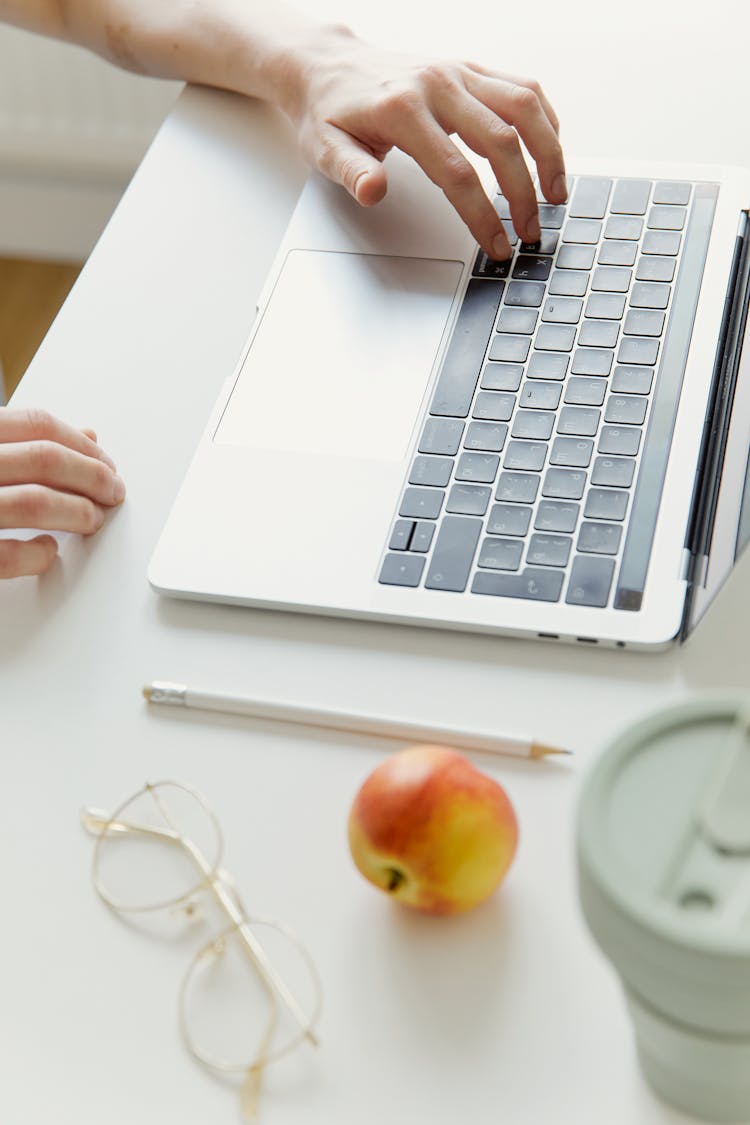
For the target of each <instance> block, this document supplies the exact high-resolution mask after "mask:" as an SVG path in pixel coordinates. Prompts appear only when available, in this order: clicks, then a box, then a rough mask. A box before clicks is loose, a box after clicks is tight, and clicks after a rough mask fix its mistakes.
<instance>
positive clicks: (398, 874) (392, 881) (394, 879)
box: [388, 867, 404, 891]
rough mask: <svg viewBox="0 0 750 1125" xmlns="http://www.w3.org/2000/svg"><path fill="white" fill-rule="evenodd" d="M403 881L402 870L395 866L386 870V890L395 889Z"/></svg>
mask: <svg viewBox="0 0 750 1125" xmlns="http://www.w3.org/2000/svg"><path fill="white" fill-rule="evenodd" d="M403 881H404V873H403V871H399V870H398V868H396V867H391V868H390V869H389V872H388V890H389V891H395V890H397V889H398V888H399V887H400V886H401V884H402V883H403Z"/></svg>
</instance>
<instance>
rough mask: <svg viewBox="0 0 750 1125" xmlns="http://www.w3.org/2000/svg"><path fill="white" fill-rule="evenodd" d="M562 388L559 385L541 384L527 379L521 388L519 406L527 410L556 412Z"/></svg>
mask: <svg viewBox="0 0 750 1125" xmlns="http://www.w3.org/2000/svg"><path fill="white" fill-rule="evenodd" d="M561 393H562V387H561V386H560V384H559V383H541V382H538V381H537V380H535V379H531V380H529V379H527V380H526V382H525V383H524V385H523V387H522V388H521V396H520V398H519V400H518V402H519V405H520V406H523V407H526V409H527V410H557V404H558V403H559V401H560V395H561Z"/></svg>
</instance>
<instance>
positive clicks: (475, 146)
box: [279, 29, 567, 260]
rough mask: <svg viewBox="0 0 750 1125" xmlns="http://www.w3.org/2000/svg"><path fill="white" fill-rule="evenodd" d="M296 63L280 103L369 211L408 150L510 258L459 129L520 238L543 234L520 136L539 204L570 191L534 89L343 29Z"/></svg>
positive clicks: (492, 248) (487, 240)
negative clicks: (394, 155)
mask: <svg viewBox="0 0 750 1125" xmlns="http://www.w3.org/2000/svg"><path fill="white" fill-rule="evenodd" d="M306 53H307V57H305V53H304V52H303V53H302V54H301V55H298V59H300V60H301V62H304V65H300V67H299V69H298V70H297V71H295V70H294V68H292V74H296V77H294V78H291V79H290V81H289V84H288V89H287V91H286V95H284V93H282V95H281V97H280V99H279V100H280V101H281V104H282V106H283V108H284V109H285V110H286V112H287V114H288V115H289V116H290V117H291V119H292V121H293V122H294V124H295V125H296V127H297V130H298V133H299V138H300V143H301V146H302V150H303V152H304V154H305V155H306V157H307V159H308V160H309V161H310V163H311V164H313V165H314V166H315V167H317V168H319V169H320V170H321V171H322V172H323V173H324V174H325V175H327V176H328V177H329V178H330V179H332V180H334V181H335V182H338V183H341V184H343V186H344V187H345V188H346V189H347V190H348V191H349V192H350V194H351V195H353V196H354V198H355V199H356V200H357V201H358V202H359V203H361V204H363V205H364V206H369V205H370V204H373V203H377V202H378V201H379V200H380V199H382V197H383V196H384V195H385V192H386V171H385V168H384V167H383V166H382V161H383V159H384V157H385V155H386V153H387V152H388V151H389V150H390V149H391V148H393V147H394V146H395V147H396V148H399V149H401V150H403V151H404V152H406V153H408V154H409V155H410V156H412V157H413V158H414V159H415V160H416V161H417V163H418V164H419V165H420V166H421V167H422V169H423V170H424V171H425V173H426V174H427V175H428V176H429V178H430V179H431V180H432V181H433V182H434V183H436V184H437V185H438V186H439V187H440V188H442V190H443V191H444V192H445V195H446V196H447V197H448V199H449V200H450V202H451V203H452V204H453V206H454V207H455V208H456V210H457V211H458V213H459V215H460V216H461V218H462V219H463V220H464V222H465V223H466V224H467V226H468V227H469V229H470V230H471V232H472V234H473V235H474V237H475V238H476V240H477V242H478V243H479V244H480V246H481V247H482V248H483V249H484V250H485V251H486V252H487V253H488V254H489V255H490V256H491V257H493V258H497V259H500V260H502V259H505V258H508V257H510V253H511V250H510V245H509V243H508V239H507V237H506V235H505V231H504V229H503V227H502V225H501V223H500V220H499V218H498V215H497V213H496V211H495V208H494V207H493V206H492V204H491V202H490V200H489V199H488V198H487V196H486V194H485V192H484V190H483V188H482V186H481V184H480V182H479V178H478V176H477V174H476V172H475V171H474V169H473V168H472V166H471V164H470V163H469V161H468V160H466V158H465V157H464V156H463V154H462V153H461V151H460V150H459V148H458V147H457V146H456V145H455V144H454V142H453V141H452V140H451V134H457V135H458V136H459V137H461V138H462V140H463V141H464V142H465V143H466V145H467V146H468V147H469V148H470V149H472V150H473V151H474V152H476V153H478V154H479V155H480V156H484V157H486V158H487V160H488V161H489V163H490V165H491V167H492V170H493V172H494V173H495V176H496V178H497V181H498V183H499V185H500V187H501V188H502V191H503V194H504V195H505V196H506V197H507V199H508V202H509V204H510V210H511V216H512V219H513V226H514V227H515V229H516V231H517V233H518V234H519V235H520V236H521V238H522V239H523V240H524V241H526V242H535V241H536V240H537V239H538V238H539V235H540V230H539V216H538V208H537V201H536V193H535V190H534V186H533V184H532V181H531V177H530V175H529V172H528V169H527V166H526V162H525V160H524V158H523V155H522V151H521V145H520V141H521V140H522V141H523V143H524V145H525V146H526V148H527V149H528V151H529V152H530V154H531V156H532V157H533V159H534V161H535V162H536V166H537V170H538V174H539V183H540V185H541V188H542V191H543V193H544V196H545V198H546V199H548V200H549V201H550V202H551V203H563V202H564V201H565V199H566V195H567V189H566V183H565V165H564V161H563V155H562V149H561V147H560V141H559V138H558V130H559V123H558V120H557V117H556V115H555V112H554V110H553V109H552V106H551V105H550V104H549V102H548V100H547V98H546V97H545V95H544V93H543V92H542V90H541V88H540V87H539V85H538V84H537V83H536V82H534V81H532V80H528V79H522V78H512V77H510V76H508V75H504V74H500V73H497V72H495V71H490V70H486V69H484V68H482V67H479V66H476V65H474V64H471V63H459V62H455V63H451V62H437V63H436V62H430V61H427V60H424V59H421V58H412V57H411V56H409V55H399V54H396V53H394V52H391V51H384V50H380V49H378V48H375V47H371V46H369V45H368V44H366V43H364V42H362V41H361V40H359V39H356V38H355V37H354V36H353V35H351V34H350V33H349V32H347V31H346V30H344V29H334V30H333V31H331V30H330V29H329V30H328V31H327V34H326V38H325V40H324V41H323V45H322V46H320V47H316V46H315V42H314V41H313V42H312V43H311V45H310V46H309V47H308V48H307V52H306Z"/></svg>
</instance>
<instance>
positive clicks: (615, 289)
mask: <svg viewBox="0 0 750 1125" xmlns="http://www.w3.org/2000/svg"><path fill="white" fill-rule="evenodd" d="M632 276H633V271H632V270H628V269H625V267H624V266H597V267H596V269H595V270H594V276H593V278H592V281H591V288H592V289H593V290H595V291H598V292H605V293H627V291H628V289H629V288H630V279H631V277H632Z"/></svg>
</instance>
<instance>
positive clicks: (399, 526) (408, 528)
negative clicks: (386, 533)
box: [388, 520, 432, 551]
mask: <svg viewBox="0 0 750 1125" xmlns="http://www.w3.org/2000/svg"><path fill="white" fill-rule="evenodd" d="M416 526H417V525H416V523H415V522H414V520H396V523H395V525H394V527H393V531H392V532H391V539H390V542H389V544H388V550H389V551H405V550H406V549H407V547H408V546H409V543H410V542H411V537H412V533H413V532H414V528H415V527H416ZM430 526H432V524H431V525H430Z"/></svg>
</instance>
